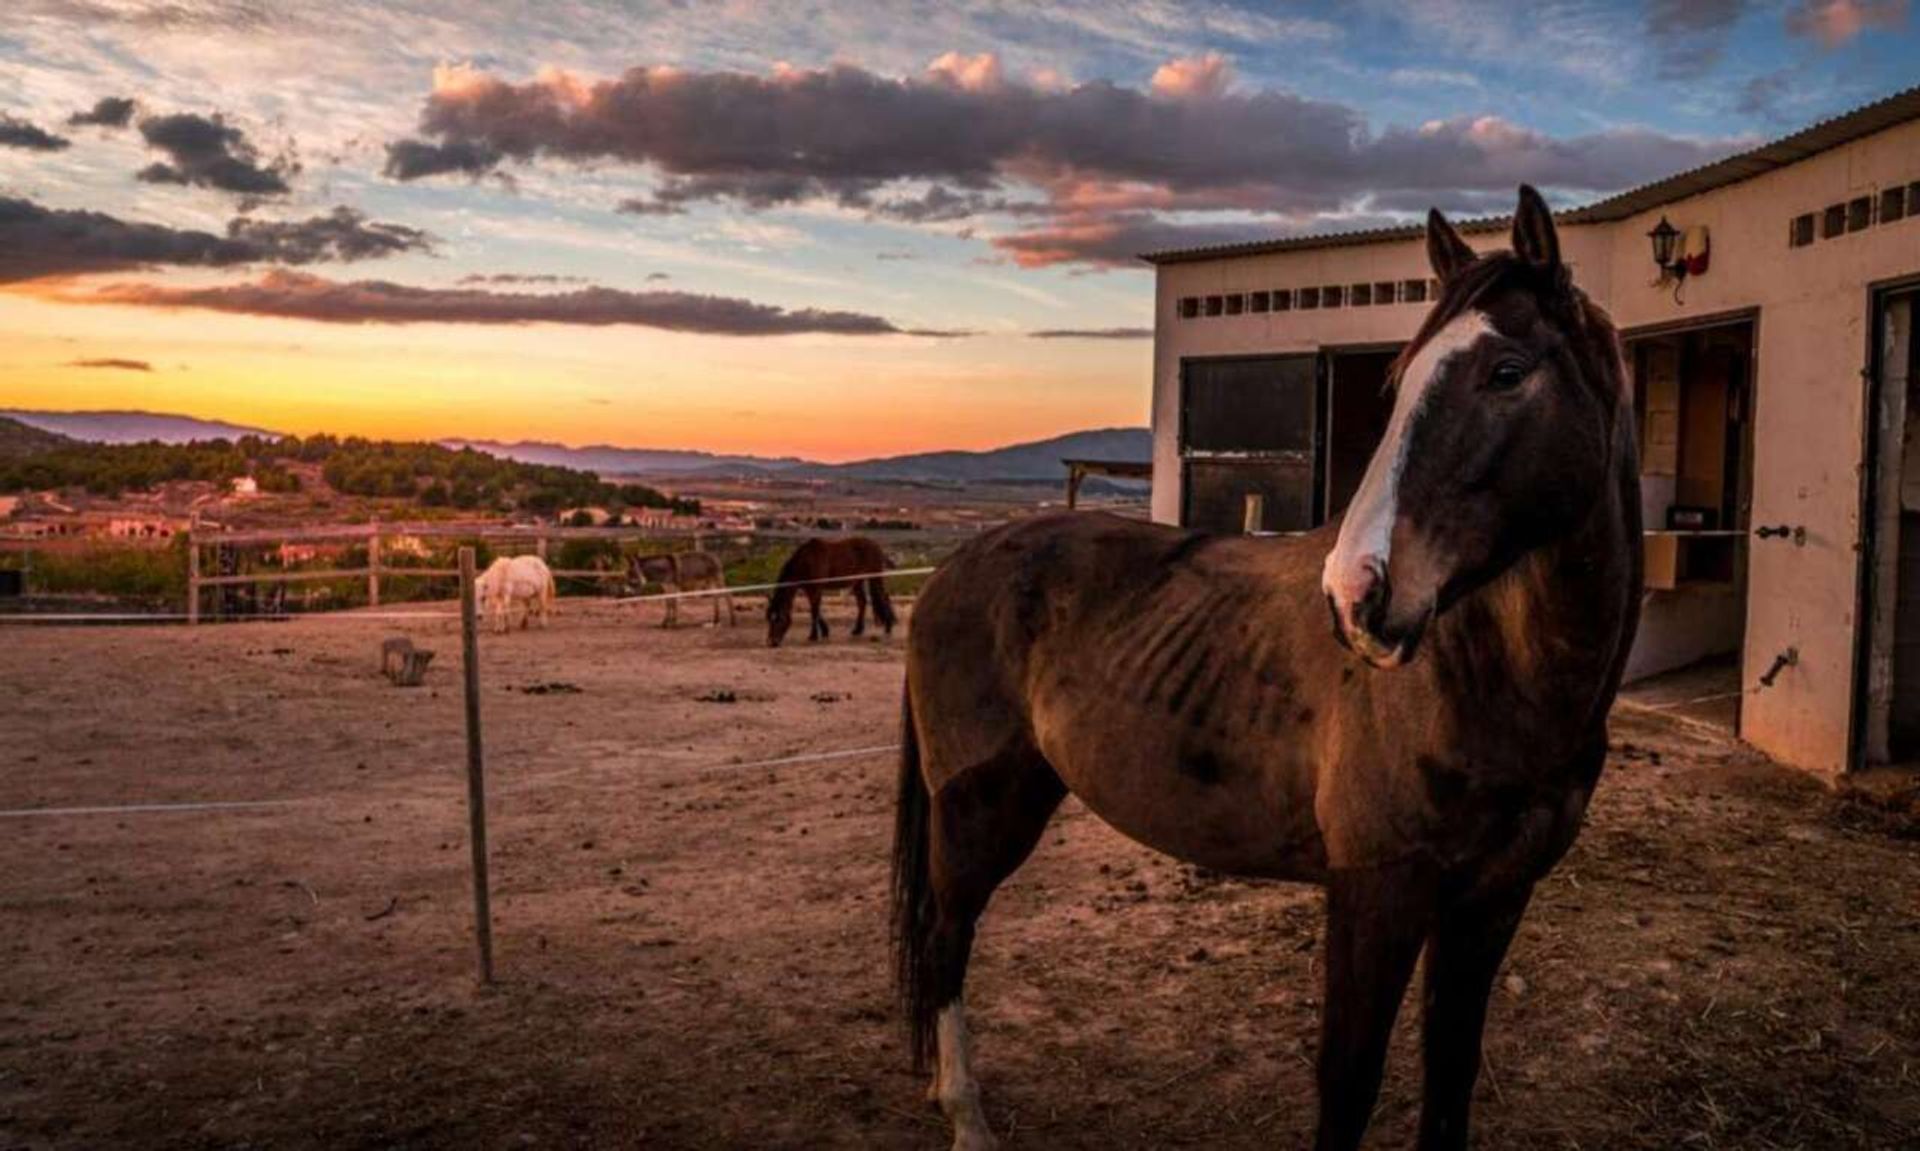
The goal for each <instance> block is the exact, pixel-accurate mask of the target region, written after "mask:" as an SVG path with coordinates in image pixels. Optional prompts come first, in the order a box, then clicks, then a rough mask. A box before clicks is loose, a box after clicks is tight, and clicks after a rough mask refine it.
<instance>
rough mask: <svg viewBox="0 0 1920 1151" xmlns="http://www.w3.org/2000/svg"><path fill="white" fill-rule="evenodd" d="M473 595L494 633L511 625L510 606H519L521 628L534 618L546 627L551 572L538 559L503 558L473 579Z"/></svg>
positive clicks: (550, 609) (551, 590)
mask: <svg viewBox="0 0 1920 1151" xmlns="http://www.w3.org/2000/svg"><path fill="white" fill-rule="evenodd" d="M473 594H474V597H475V598H476V599H477V600H479V606H480V614H481V615H483V616H485V617H486V619H487V620H488V622H489V623H491V624H492V625H493V630H494V631H496V632H505V631H507V630H508V629H509V628H510V627H512V625H513V605H514V604H516V603H517V604H520V605H522V612H521V616H520V626H521V627H522V628H525V627H527V626H528V625H529V624H531V623H532V622H533V620H534V618H535V617H538V618H539V620H540V626H541V627H546V626H547V620H548V617H549V616H550V615H551V614H552V612H553V599H554V586H553V572H552V571H550V570H549V569H548V568H547V565H546V561H544V560H542V559H541V558H540V557H539V556H512V557H507V556H502V557H500V558H499V559H497V560H494V561H493V564H492V565H491V566H489V567H488V568H487V570H486V571H484V572H482V573H481V574H479V575H478V576H475V577H474V580H473Z"/></svg>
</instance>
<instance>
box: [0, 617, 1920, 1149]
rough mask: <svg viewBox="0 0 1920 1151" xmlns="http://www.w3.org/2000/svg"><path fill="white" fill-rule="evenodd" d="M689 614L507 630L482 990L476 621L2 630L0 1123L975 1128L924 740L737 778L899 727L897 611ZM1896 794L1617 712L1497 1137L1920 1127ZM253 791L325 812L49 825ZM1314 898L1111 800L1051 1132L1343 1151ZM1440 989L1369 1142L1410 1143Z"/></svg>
mask: <svg viewBox="0 0 1920 1151" xmlns="http://www.w3.org/2000/svg"><path fill="white" fill-rule="evenodd" d="M847 610H848V606H847V605H845V604H844V602H843V603H842V604H841V605H840V611H841V613H842V614H841V615H840V616H839V617H838V618H839V619H841V620H844V618H845V613H846V611H847ZM656 611H657V609H616V608H612V607H607V606H594V607H583V606H579V605H577V604H574V603H563V605H562V612H561V616H560V620H559V622H558V624H557V625H556V626H555V627H554V628H553V629H552V630H550V631H547V632H544V633H541V632H534V633H526V634H514V635H511V636H507V637H502V638H489V639H488V640H487V641H486V643H485V645H484V650H483V665H484V678H485V696H484V698H485V708H486V732H487V756H488V765H489V772H490V776H489V784H490V788H491V801H492V802H491V811H492V839H493V852H492V861H493V875H494V889H495V896H494V916H495V920H496V940H497V945H498V964H499V972H500V978H499V982H498V983H497V984H496V985H495V986H494V987H492V988H489V989H484V990H482V989H479V988H477V987H476V984H475V981H474V977H473V971H474V952H473V943H472V936H471V906H470V903H469V898H468V893H467V887H466V882H467V880H466V876H467V840H466V816H465V808H464V782H463V774H462V771H463V743H462V727H461V708H460V693H459V691H458V669H459V661H458V646H459V645H458V642H457V634H456V631H455V628H454V626H453V624H452V622H451V621H449V620H443V619H434V620H412V621H401V622H381V621H372V620H356V619H351V618H346V617H333V618H328V619H319V620H305V621H299V622H293V623H284V624H254V625H246V626H229V627H203V628H199V629H195V630H192V631H188V630H185V629H180V628H157V627H155V628H121V629H107V628H94V629H71V628H58V629H56V628H42V627H27V626H14V627H9V628H6V629H5V630H4V631H0V685H4V687H5V691H6V695H7V701H6V703H5V705H4V707H5V710H4V712H0V716H4V718H0V811H4V812H7V813H8V814H6V815H5V816H3V817H0V1147H9V1148H10V1147H27V1148H39V1147H76V1148H78V1147H86V1148H93V1147H106V1146H164V1147H275V1148H283V1147H327V1148H339V1147H434V1148H439V1147H448V1148H452V1147H460V1148H468V1147H526V1146H534V1147H541V1146H596V1147H622V1146H633V1147H694V1148H731V1147H757V1148H774V1147H778V1148H815V1147H828V1148H852V1147H889V1148H893V1147H924V1148H934V1147H941V1146H944V1144H945V1138H944V1133H943V1127H942V1125H941V1123H940V1121H939V1120H938V1118H937V1116H936V1115H935V1114H934V1113H932V1112H931V1111H929V1110H928V1109H927V1107H926V1105H925V1104H924V1103H923V1102H922V1100H921V1090H922V1084H921V1083H920V1082H919V1081H918V1080H917V1079H915V1078H914V1077H912V1076H910V1075H909V1073H908V1070H907V1066H906V1057H905V1053H904V1049H903V1044H902V1042H901V1036H900V1033H899V1029H898V1027H897V1024H896V1021H895V1016H894V1013H893V1011H892V1006H891V994H890V990H889V987H888V974H889V965H888V962H887V951H886V936H885V923H884V920H885V885H886V868H887V846H888V837H889V835H890V827H891V806H892V796H891V790H892V778H893V772H894V764H893V760H892V758H891V756H890V755H889V754H886V753H885V752H875V753H870V754H865V755H856V756H851V757H845V758H832V759H816V760H810V761H805V762H800V763H794V764H789V765H784V766H776V767H771V768H769V767H754V766H740V765H742V764H752V763H755V762H757V761H762V760H767V759H776V758H784V757H788V756H797V755H807V754H810V753H821V752H833V751H844V750H849V749H862V748H873V747H883V746H885V745H890V744H892V743H893V742H894V740H895V738H896V723H897V714H898V694H899V689H900V651H901V647H900V640H899V638H898V637H896V638H895V639H893V640H892V641H889V642H868V641H851V640H849V639H847V637H846V635H845V628H844V626H841V627H839V628H837V629H836V632H835V635H834V638H833V640H832V642H830V643H828V644H825V645H812V646H810V645H807V644H805V643H799V644H793V645H790V646H788V647H786V648H783V649H781V650H779V651H771V652H770V651H768V650H767V649H766V648H765V647H764V646H763V643H762V641H761V638H760V635H759V633H758V631H757V630H756V629H755V628H753V627H750V626H745V625H746V623H747V621H749V620H755V617H753V616H750V615H748V614H747V613H745V612H743V613H742V622H743V626H742V627H741V628H740V629H739V630H737V631H727V630H725V629H720V630H711V629H706V628H687V629H684V630H681V631H677V632H674V633H671V634H667V633H662V632H660V631H658V630H657V629H654V628H652V627H648V626H645V625H646V624H650V623H652V622H653V621H654V620H655V619H656V618H657V616H656V615H655V614H654V613H655V612H656ZM636 613H637V614H636ZM755 622H757V620H755ZM402 631H404V632H405V633H407V634H410V635H412V636H413V637H414V639H415V641H416V642H417V643H420V644H422V645H423V646H427V647H432V648H435V649H437V650H438V652H439V660H438V662H437V663H436V664H435V666H434V667H433V668H432V670H431V672H430V673H429V675H428V679H427V684H426V686H423V687H421V688H418V689H414V690H402V689H397V688H393V687H390V686H388V685H387V684H386V682H385V681H383V680H382V679H380V678H379V677H378V676H377V675H376V674H375V666H376V663H377V648H378V643H379V640H380V639H381V638H383V637H384V636H386V635H389V634H394V633H396V632H402ZM729 693H730V694H729ZM729 700H730V702H729ZM1903 786H1904V785H1903V784H1902V783H1901V782H1900V781H1895V783H1894V784H1893V785H1892V786H1889V787H1887V788H1884V789H1883V790H1882V791H1881V792H1879V793H1877V794H1878V795H1879V797H1880V798H1878V799H1876V800H1874V801H1871V802H1869V801H1867V800H1864V799H1860V798H1850V797H1847V796H1841V795H1836V794H1834V793H1833V792H1830V791H1829V790H1827V789H1825V788H1824V787H1822V786H1821V785H1819V784H1817V783H1815V782H1813V781H1810V780H1809V779H1807V778H1805V777H1803V776H1801V775H1798V774H1796V773H1794V772H1792V771H1789V770H1786V769H1784V768H1780V767H1777V766H1775V765H1773V764H1770V763H1768V762H1767V761H1765V760H1764V759H1762V758H1760V757H1758V756H1756V755H1754V754H1752V753H1751V752H1748V751H1745V750H1743V749H1740V748H1739V747H1738V746H1737V745H1734V744H1731V743H1729V742H1727V741H1726V740H1725V739H1723V738H1722V737H1719V736H1717V735H1715V734H1713V733H1712V732H1711V731H1709V730H1708V729H1706V728H1704V727H1702V726H1700V725H1697V724H1693V723H1690V722H1689V721H1687V720H1686V719H1684V718H1675V717H1673V716H1663V715H1659V714H1656V713H1652V712H1648V711H1645V710H1625V709H1623V710H1622V712H1621V713H1619V714H1618V715H1617V718H1616V723H1615V733H1614V748H1613V755H1612V758H1611V762H1610V764H1609V767H1608V774H1607V776H1606V778H1605V780H1604V782H1603V784H1602V787H1601V790H1600V792H1599V795H1598V798H1597V799H1596V801H1595V803H1594V805H1593V808H1592V817H1591V824H1590V826H1589V828H1588V829H1587V831H1586V833H1585V835H1584V836H1583V838H1582V839H1581V841H1580V843H1579V845H1578V846H1577V847H1576V848H1575V849H1574V851H1573V852H1572V854H1571V855H1570V856H1569V858H1568V859H1567V861H1566V862H1565V863H1564V864H1563V865H1562V867H1561V868H1560V870H1559V871H1558V872H1557V873H1556V874H1555V876H1554V877H1553V878H1552V879H1551V880H1550V881H1549V882H1548V883H1546V884H1545V885H1544V887H1543V888H1542V890H1541V892H1540V894H1539V896H1538V898H1537V900H1536V902H1535V905H1534V910H1533V913H1532V915H1531V916H1530V917H1529V918H1528V920H1527V922H1526V925H1525V926H1524V927H1523V929H1522V930H1521V933H1520V937H1519V940H1518V942H1517V944H1516V946H1515V948H1514V951H1513V954H1512V958H1511V961H1510V964H1509V967H1508V970H1507V972H1506V973H1505V974H1504V975H1503V978H1502V981H1501V989H1500V990H1499V991H1498V993H1497V996H1496V1001H1495V1003H1494V1006H1493V1012H1492V1022H1491V1025H1490V1033H1489V1041H1488V1056H1489V1062H1488V1070H1487V1074H1486V1075H1484V1076H1483V1077H1482V1081H1481V1087H1480V1102H1479V1111H1478V1116H1479V1132H1480V1134H1479V1144H1478V1145H1479V1146H1481V1147H1487V1148H1585V1149H1597V1148H1649V1149H1652V1148H1661V1149H1666V1148H1679V1147H1700V1148H1854V1147H1897V1146H1913V1145H1915V1144H1914V1140H1915V1139H1916V1138H1917V1137H1920V850H1916V847H1917V844H1916V839H1915V835H1916V833H1917V832H1920V822H1917V821H1916V819H1915V809H1914V807H1913V804H1912V799H1913V794H1912V793H1911V792H1910V791H1906V792H1903V791H1902V787H1903ZM241 800H294V801H298V802H295V803H292V804H289V805H285V806H277V807H261V808H251V809H228V810H217V811H200V812H146V813H136V812H119V813H105V814H100V813H74V814H38V815H30V816H18V815H14V814H11V813H12V812H14V811H15V810H17V809H22V808H47V807H91V806H110V805H125V804H148V803H152V804H161V803H184V802H196V801H241ZM1318 905H1319V896H1318V894H1317V893H1315V892H1313V891H1311V890H1306V889H1301V888H1296V887H1291V886H1287V885H1281V884H1253V883H1243V882H1238V881H1232V880H1225V879H1221V878H1219V877H1215V876H1210V875H1206V874H1201V873H1197V872H1195V871H1194V870H1192V869H1190V868H1187V867H1184V866H1182V865H1180V864H1177V863H1175V862H1173V861H1170V860H1167V859H1164V858H1160V857H1157V856H1155V855H1154V854H1152V853H1150V852H1148V851H1146V850H1145V849H1143V848H1140V847H1137V846H1135V845H1133V844H1131V843H1129V842H1127V841H1125V840H1122V839H1121V838H1120V837H1118V836H1117V835H1116V834H1115V833H1113V832H1111V831H1109V830H1107V829H1106V828H1105V827H1104V826H1103V825H1102V824H1100V823H1099V822H1098V821H1097V820H1095V819H1094V818H1092V817H1091V816H1089V815H1087V814H1086V813H1085V812H1084V810H1081V809H1078V808H1075V807H1074V806H1072V805H1071V804H1069V806H1068V807H1067V808H1066V809H1065V810H1064V811H1063V812H1062V815H1061V817H1060V819H1059V822H1058V823H1057V825H1056V829H1055V834H1052V835H1050V836H1049V837H1048V839H1047V841H1046V842H1045V843H1043V845H1042V847H1041V850H1040V851H1039V852H1038V854H1037V855H1036V857H1035V859H1034V860H1033V861H1032V862H1031V863H1030V864H1029V865H1028V867H1027V868H1026V869H1025V870H1024V871H1023V872H1022V873H1021V874H1019V875H1018V876H1017V877H1016V878H1015V879H1014V880H1013V881H1012V882H1011V883H1010V884H1009V885H1008V886H1007V887H1006V888H1005V889H1003V891H1002V893H1001V895H1000V897H999V899H998V900H997V902H996V903H995V905H994V907H993V909H992V910H991V911H990V913H989V914H988V917H987V919H986V920H985V921H984V924H983V927H982V932H981V937H980V943H979V949H978V952H977V959H976V963H975V968H974V978H973V982H972V984H971V987H970V993H969V998H970V1000H971V1001H972V1005H973V1010H974V1019H975V1030H976V1036H977V1042H978V1059H979V1067H980V1071H981V1075H982V1079H983V1083H984V1086H985V1090H986V1093H987V1105H988V1110H989V1113H990V1115H991V1117H992V1119H993V1122H994V1124H995V1126H996V1129H997V1130H998V1131H999V1132H1000V1133H1001V1134H1002V1135H1003V1136H1004V1137H1006V1141H1007V1144H1008V1146H1009V1147H1011V1148H1023V1147H1024V1148H1158V1147H1182V1146H1188V1147H1226V1148H1239V1147H1248V1148H1251V1147H1260V1148H1273V1147H1298V1146H1304V1145H1305V1144H1306V1143H1307V1142H1308V1138H1309V1133H1310V1130H1311V1125H1312V1120H1313V1097H1312V1073H1311V1066H1312V1061H1313V1057H1314V1046H1315V1026H1316V1019H1317V1014H1318V1004H1317V1002H1316V995H1317V991H1318V988H1317V978H1316V975H1317V971H1316V964H1317V963H1318V937H1319V906H1318ZM1415 1015H1417V1012H1416V1011H1413V1010H1409V1011H1408V1012H1406V1014H1405V1016H1404V1017H1403V1026H1402V1028H1401V1031H1400V1033H1399V1035H1398V1037H1397V1039H1396V1045H1395V1049H1394V1053H1393V1062H1392V1065H1391V1069H1390V1073H1389V1080H1388V1083H1387V1086H1386V1088H1385V1091H1384V1094H1383V1098H1382V1102H1381V1106H1380V1109H1379V1113H1378V1117H1377V1120H1376V1127H1375V1134H1374V1138H1373V1141H1372V1143H1371V1145H1372V1146H1379V1147H1392V1146H1405V1145H1407V1144H1408V1143H1409V1141H1410V1137H1411V1131H1412V1120H1413V1117H1414V1115H1415V1111H1416V1108H1417V1105H1418V1094H1417V1092H1418V1061H1417V1048H1416V1046H1415V1044H1414V1037H1415V1032H1414V1031H1413V1023H1414V1016H1415Z"/></svg>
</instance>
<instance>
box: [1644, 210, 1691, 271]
mask: <svg viewBox="0 0 1920 1151" xmlns="http://www.w3.org/2000/svg"><path fill="white" fill-rule="evenodd" d="M1647 239H1649V240H1652V241H1653V262H1654V263H1655V264H1657V265H1658V266H1659V268H1660V278H1659V279H1658V280H1656V281H1654V282H1655V283H1659V284H1664V283H1666V282H1667V281H1668V280H1671V279H1673V278H1674V277H1675V274H1676V269H1675V266H1674V265H1675V261H1674V258H1673V249H1674V245H1676V244H1678V243H1679V242H1680V229H1678V228H1676V227H1674V226H1673V225H1672V224H1669V223H1667V218H1666V217H1665V216H1662V217H1660V222H1659V223H1658V224H1655V225H1654V226H1653V231H1651V232H1648V233H1647ZM1686 274H1687V270H1686V265H1684V264H1682V265H1680V266H1679V268H1678V275H1680V276H1685V275H1686Z"/></svg>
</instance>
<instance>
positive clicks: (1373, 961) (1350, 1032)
mask: <svg viewBox="0 0 1920 1151" xmlns="http://www.w3.org/2000/svg"><path fill="white" fill-rule="evenodd" d="M1433 891H1434V881H1433V877H1432V873H1431V869H1429V868H1427V867H1424V866H1420V865H1416V864H1400V865H1395V866H1390V867H1379V868H1363V869H1353V870H1345V871H1335V872H1334V873H1333V875H1332V877H1331V878H1330V879H1329V880H1328V881H1327V950H1326V967H1327V969H1326V983H1325V990H1324V995H1323V996H1322V1003H1323V1006H1322V1008H1321V1014H1320V1067H1319V1086H1320V1130H1319V1135H1318V1137H1317V1139H1316V1140H1315V1142H1314V1146H1315V1148H1317V1149H1318V1151H1355V1149H1356V1148H1358V1147H1359V1146H1360V1139H1361V1137H1362V1136H1363V1135H1365V1134H1366V1131H1367V1121H1368V1120H1369V1119H1370V1118H1371V1117H1372V1115H1373V1103H1374V1099H1375V1098H1376V1097H1377V1096H1378V1095H1379V1094H1380V1075H1381V1072H1382V1070H1383V1069H1384V1068H1385V1066H1386V1061H1387V1042H1388V1040H1389V1039H1390V1038H1391V1037H1392V1034H1393V1021H1394V1019H1395V1017H1396V1016H1398V1015H1399V1013H1400V1000H1401V997H1402V996H1404V995H1405V994H1406V990H1407V980H1408V979H1410V978H1411V977H1412V975H1413V966H1414V962H1415V961H1416V960H1417V959H1419V957H1420V945H1421V944H1422V943H1423V942H1425V940H1426V936H1427V930H1428V927H1429V926H1430V925H1431V923H1432V921H1433V920H1432V915H1433Z"/></svg>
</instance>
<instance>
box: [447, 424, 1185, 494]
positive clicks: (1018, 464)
mask: <svg viewBox="0 0 1920 1151" xmlns="http://www.w3.org/2000/svg"><path fill="white" fill-rule="evenodd" d="M442 442H443V443H445V444H446V445H447V446H448V447H472V448H474V449H476V450H478V451H483V452H487V453H489V454H491V455H497V456H505V457H507V458H508V459H513V460H520V461H523V462H525V463H539V464H558V465H560V466H562V467H569V468H584V469H586V470H588V471H593V472H599V473H600V474H602V475H620V474H631V475H681V476H689V477H692V476H729V477H753V476H782V477H786V478H790V479H848V480H902V481H908V482H916V483H955V484H965V483H984V482H991V481H1009V480H1058V479H1060V478H1061V476H1062V474H1063V473H1062V472H1061V469H1060V461H1061V460H1063V459H1103V460H1147V459H1151V458H1152V456H1153V437H1152V434H1151V433H1149V432H1148V431H1147V429H1145V428H1100V429H1097V430H1094V431H1086V432H1070V433H1068V434H1067V435H1064V436H1055V437H1053V438H1052V439H1046V440H1038V441H1035V442H1033V443H1025V444H1012V445H1009V446H1007V447H1003V448H993V449H990V450H987V451H979V452H963V451H946V452H918V453H915V454H913V455H905V456H883V457H879V458H875V459H870V460H854V461H852V462H849V463H844V464H826V463H820V462H818V461H815V460H804V459H797V458H794V457H792V456H784V457H779V458H772V457H767V456H723V455H714V454H712V453H710V452H688V451H663V450H653V449H644V448H616V447H608V446H605V445H596V446H593V447H585V448H569V447H565V446H563V445H560V444H549V443H514V444H504V443H498V442H495V441H491V440H444V441H442Z"/></svg>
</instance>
